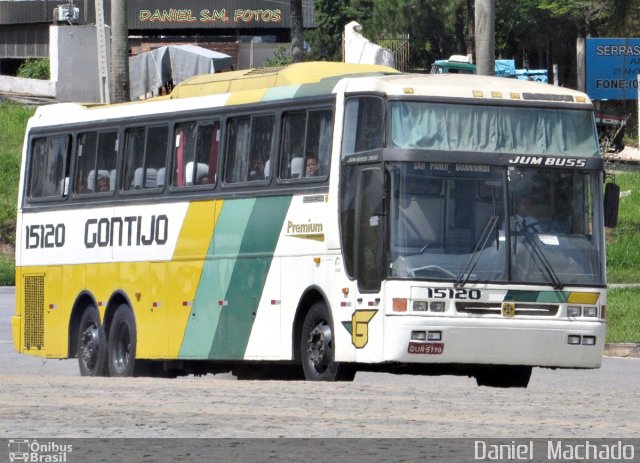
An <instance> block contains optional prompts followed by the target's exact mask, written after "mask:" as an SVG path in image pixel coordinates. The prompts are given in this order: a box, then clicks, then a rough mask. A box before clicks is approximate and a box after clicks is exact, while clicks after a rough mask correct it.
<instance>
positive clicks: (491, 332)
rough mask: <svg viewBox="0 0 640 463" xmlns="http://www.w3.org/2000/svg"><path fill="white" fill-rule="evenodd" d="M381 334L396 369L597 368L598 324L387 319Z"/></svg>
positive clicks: (601, 338)
mask: <svg viewBox="0 0 640 463" xmlns="http://www.w3.org/2000/svg"><path fill="white" fill-rule="evenodd" d="M384 329H385V346H384V357H385V361H391V362H401V363H448V364H454V363H455V364H479V365H482V364H486V365H531V366H544V367H558V368H599V367H600V365H601V363H602V355H603V352H604V343H605V323H604V321H603V320H594V321H570V320H555V319H554V320H520V319H500V318H485V319H479V318H454V317H420V316H387V317H386V319H385V327H384ZM423 337H424V338H425V339H424V340H422V338H423ZM438 337H439V338H440V339H439V340H438Z"/></svg>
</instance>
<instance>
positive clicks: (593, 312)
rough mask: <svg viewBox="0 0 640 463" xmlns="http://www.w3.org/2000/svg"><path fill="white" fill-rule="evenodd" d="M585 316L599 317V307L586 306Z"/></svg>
mask: <svg viewBox="0 0 640 463" xmlns="http://www.w3.org/2000/svg"><path fill="white" fill-rule="evenodd" d="M584 316H585V317H594V318H595V317H597V316H598V308H597V307H585V308H584Z"/></svg>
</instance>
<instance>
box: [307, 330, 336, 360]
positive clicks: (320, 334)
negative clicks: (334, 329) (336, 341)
mask: <svg viewBox="0 0 640 463" xmlns="http://www.w3.org/2000/svg"><path fill="white" fill-rule="evenodd" d="M331 342H332V337H331V328H329V326H328V325H326V324H319V325H318V326H316V327H315V328H314V329H313V330H312V331H311V333H310V334H309V343H308V345H309V347H308V352H309V359H310V360H311V362H312V363H313V366H314V367H315V369H316V370H322V369H324V368H325V367H326V366H327V365H328V363H329V360H330V356H331Z"/></svg>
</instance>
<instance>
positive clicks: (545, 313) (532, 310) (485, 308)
mask: <svg viewBox="0 0 640 463" xmlns="http://www.w3.org/2000/svg"><path fill="white" fill-rule="evenodd" d="M558 308H559V307H558V306H557V305H554V304H516V311H515V316H516V317H518V316H525V317H534V316H535V317H553V316H555V315H556V314H557V313H558ZM456 311H457V312H458V313H466V314H473V315H502V307H501V306H499V305H497V304H495V303H493V304H492V303H483V302H456Z"/></svg>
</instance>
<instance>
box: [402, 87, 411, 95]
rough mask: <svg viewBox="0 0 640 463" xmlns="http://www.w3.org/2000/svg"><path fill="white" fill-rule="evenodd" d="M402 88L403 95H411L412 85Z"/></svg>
mask: <svg viewBox="0 0 640 463" xmlns="http://www.w3.org/2000/svg"><path fill="white" fill-rule="evenodd" d="M402 90H403V91H404V94H405V95H413V87H404V88H403V89H402Z"/></svg>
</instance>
